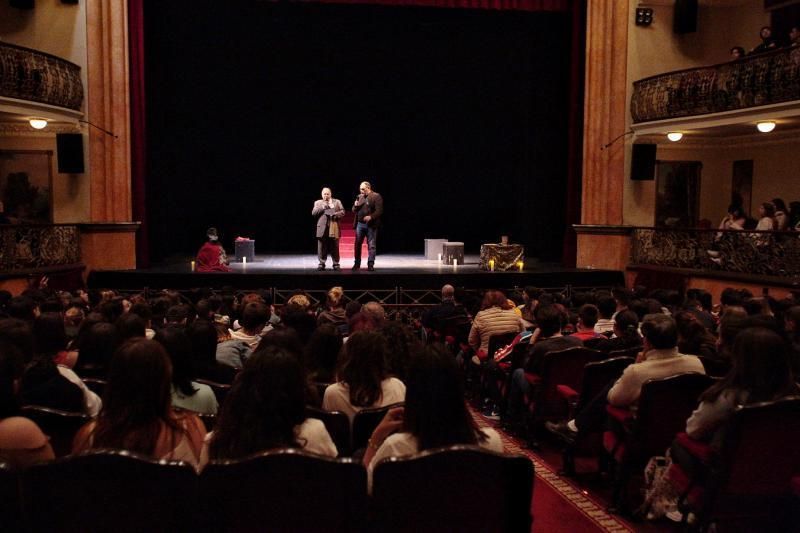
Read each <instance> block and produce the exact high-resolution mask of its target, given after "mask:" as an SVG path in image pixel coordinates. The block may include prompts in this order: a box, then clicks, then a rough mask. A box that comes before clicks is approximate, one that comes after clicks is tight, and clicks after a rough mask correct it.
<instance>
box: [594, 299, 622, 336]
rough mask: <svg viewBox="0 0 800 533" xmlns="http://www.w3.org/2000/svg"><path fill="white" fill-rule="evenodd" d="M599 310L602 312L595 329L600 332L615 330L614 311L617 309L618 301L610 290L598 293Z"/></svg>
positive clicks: (605, 332)
mask: <svg viewBox="0 0 800 533" xmlns="http://www.w3.org/2000/svg"><path fill="white" fill-rule="evenodd" d="M597 311H598V313H599V314H600V316H599V318H598V319H597V323H595V325H594V330H595V331H596V332H597V333H600V334H607V333H609V332H611V331H613V330H614V319H613V318H612V317H613V316H614V313H616V311H617V302H616V300H614V297H613V296H612V295H611V293H609V292H601V293H599V294H598V295H597Z"/></svg>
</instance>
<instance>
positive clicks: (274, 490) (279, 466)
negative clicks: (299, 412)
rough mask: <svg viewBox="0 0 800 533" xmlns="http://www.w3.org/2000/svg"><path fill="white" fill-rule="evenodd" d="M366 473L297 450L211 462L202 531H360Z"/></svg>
mask: <svg viewBox="0 0 800 533" xmlns="http://www.w3.org/2000/svg"><path fill="white" fill-rule="evenodd" d="M366 497H367V476H366V470H365V469H364V467H363V466H361V465H360V464H358V463H354V462H353V461H352V460H351V459H328V458H325V457H319V456H316V455H312V454H309V453H305V452H302V451H300V450H298V449H294V448H286V449H279V450H273V451H269V452H264V453H260V454H257V455H255V456H252V457H249V458H246V459H242V460H238V461H212V462H211V463H209V464H208V466H206V468H205V469H204V470H203V472H202V473H201V474H200V506H199V508H200V509H202V510H203V514H204V518H203V527H202V530H208V531H304V532H305V531H309V532H315V531H320V532H322V531H360V530H361V527H360V524H361V520H362V519H363V518H364V517H366Z"/></svg>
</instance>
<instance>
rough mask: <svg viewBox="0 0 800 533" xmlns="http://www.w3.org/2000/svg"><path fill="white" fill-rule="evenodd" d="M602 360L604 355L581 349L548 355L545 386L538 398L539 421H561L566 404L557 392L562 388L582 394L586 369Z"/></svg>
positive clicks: (542, 383)
mask: <svg viewBox="0 0 800 533" xmlns="http://www.w3.org/2000/svg"><path fill="white" fill-rule="evenodd" d="M602 358H603V353H602V352H599V351H597V350H591V349H589V348H584V347H582V346H578V347H574V348H567V349H565V350H557V351H552V352H547V353H546V354H545V355H544V358H543V359H542V374H541V377H542V382H541V384H540V387H539V391H538V393H537V395H536V411H535V414H536V418H537V419H546V418H554V417H556V418H558V417H564V416H566V415H567V404H566V402H565V401H564V400H563V398H562V397H561V396H560V395H559V394H558V393H557V392H556V387H558V386H559V385H567V386H569V387H571V388H572V389H573V390H576V391H580V390H581V382H582V379H583V368H584V367H585V366H586V364H587V363H590V362H592V361H597V360H599V359H602Z"/></svg>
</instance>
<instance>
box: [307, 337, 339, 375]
mask: <svg viewBox="0 0 800 533" xmlns="http://www.w3.org/2000/svg"><path fill="white" fill-rule="evenodd" d="M341 350H342V336H341V335H340V334H339V332H338V331H337V329H336V327H335V326H334V325H333V324H332V323H326V324H321V325H320V326H319V327H318V328H317V329H316V330H315V331H314V334H313V335H311V340H309V341H308V344H307V345H306V356H305V360H306V363H307V364H308V374H309V379H310V381H312V382H316V383H333V382H335V381H336V364H337V362H338V360H339V352H340V351H341Z"/></svg>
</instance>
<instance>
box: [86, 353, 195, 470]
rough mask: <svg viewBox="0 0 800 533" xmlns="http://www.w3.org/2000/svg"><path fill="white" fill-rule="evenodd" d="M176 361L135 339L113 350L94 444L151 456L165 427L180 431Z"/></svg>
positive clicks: (94, 445)
mask: <svg viewBox="0 0 800 533" xmlns="http://www.w3.org/2000/svg"><path fill="white" fill-rule="evenodd" d="M171 380H172V365H171V364H170V361H169V356H168V355H167V352H166V350H164V347H163V346H161V344H159V343H158V342H156V341H151V340H147V339H143V338H134V339H131V340H129V341H127V342H126V343H125V344H123V345H122V346H121V347H120V348H119V349H118V350H117V352H116V353H115V354H114V357H113V359H112V360H111V366H110V367H109V371H108V384H107V385H106V389H105V394H104V396H103V409H102V410H101V411H100V415H99V416H98V417H97V423H96V425H95V428H94V435H93V439H94V440H93V444H92V446H93V447H94V448H120V449H125V450H130V451H134V452H139V453H144V454H147V455H152V454H153V452H154V451H155V449H156V446H157V444H158V436H159V434H160V433H161V430H162V428H163V427H164V426H167V428H170V429H172V430H173V431H172V434H173V437H174V436H175V434H176V433H177V432H179V431H182V430H181V428H180V427H179V425H178V424H177V422H176V421H175V419H174V418H173V416H172V410H171V407H170V405H171V403H172V395H171V394H170V383H171Z"/></svg>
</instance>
